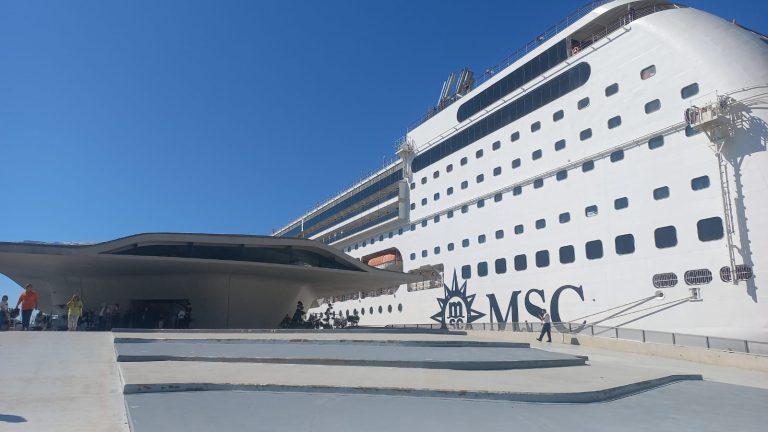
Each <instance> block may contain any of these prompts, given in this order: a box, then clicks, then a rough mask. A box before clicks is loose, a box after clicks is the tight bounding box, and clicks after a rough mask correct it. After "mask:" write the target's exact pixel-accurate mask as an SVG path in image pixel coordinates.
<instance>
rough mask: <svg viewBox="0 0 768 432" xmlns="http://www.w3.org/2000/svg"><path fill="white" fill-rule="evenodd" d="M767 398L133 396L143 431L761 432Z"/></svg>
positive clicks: (709, 393)
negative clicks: (538, 400) (564, 401)
mask: <svg viewBox="0 0 768 432" xmlns="http://www.w3.org/2000/svg"><path fill="white" fill-rule="evenodd" d="M767 399H768V391H765V390H759V389H754V388H746V387H740V386H733V385H726V384H718V383H708V382H682V383H676V384H671V385H668V386H665V387H662V388H659V389H656V390H653V391H648V392H644V393H640V394H636V395H633V396H630V397H626V398H623V399H618V400H615V401H611V402H605V403H599V404H577V405H558V406H557V407H556V408H555V407H553V406H552V405H548V404H529V403H528V404H527V403H516V402H502V401H477V400H467V399H441V398H431V397H407V396H391V395H377V396H373V395H343V394H316V393H299V392H269V391H263V392H261V391H259V392H236V391H229V392H220V391H211V392H185V393H155V394H134V395H128V396H126V402H127V404H128V407H129V411H130V417H131V422H132V425H133V429H134V431H135V432H166V431H169V430H184V431H186V432H198V431H211V430H220V429H222V428H226V429H227V430H264V431H277V430H296V431H299V430H301V431H304V430H315V429H324V430H325V429H327V430H365V431H366V432H377V431H393V430H453V429H471V430H507V429H510V428H513V429H519V430H536V431H561V430H589V431H611V432H616V431H637V430H648V431H654V432H664V431H670V432H680V431H688V430H695V431H699V432H706V431H712V432H722V431H723V430H738V431H759V430H763V429H764V426H765V423H766V422H768V412H766V410H765V409H764V408H765V401H766V400H767Z"/></svg>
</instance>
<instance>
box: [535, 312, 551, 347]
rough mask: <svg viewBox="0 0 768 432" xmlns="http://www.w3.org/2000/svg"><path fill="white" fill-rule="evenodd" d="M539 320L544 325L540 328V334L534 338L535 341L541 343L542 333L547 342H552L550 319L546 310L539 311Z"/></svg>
mask: <svg viewBox="0 0 768 432" xmlns="http://www.w3.org/2000/svg"><path fill="white" fill-rule="evenodd" d="M539 319H540V320H541V322H543V323H544V326H542V327H541V334H540V335H539V337H537V338H536V340H537V341H539V342H541V340H542V339H543V338H544V333H546V334H547V342H552V318H550V316H549V314H548V313H547V310H546V309H542V310H541V315H539Z"/></svg>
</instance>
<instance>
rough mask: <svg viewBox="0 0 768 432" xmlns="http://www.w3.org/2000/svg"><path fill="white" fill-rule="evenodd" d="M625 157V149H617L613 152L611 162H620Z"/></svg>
mask: <svg viewBox="0 0 768 432" xmlns="http://www.w3.org/2000/svg"><path fill="white" fill-rule="evenodd" d="M622 159H624V150H616V151H615V152H613V153H611V162H618V161H620V160H622Z"/></svg>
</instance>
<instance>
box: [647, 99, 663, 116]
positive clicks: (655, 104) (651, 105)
mask: <svg viewBox="0 0 768 432" xmlns="http://www.w3.org/2000/svg"><path fill="white" fill-rule="evenodd" d="M660 108H661V101H660V100H658V99H654V100H652V101H650V102H648V103H647V104H645V113H646V114H650V113H652V112H656V111H658V110H659V109H660Z"/></svg>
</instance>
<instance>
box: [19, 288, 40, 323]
mask: <svg viewBox="0 0 768 432" xmlns="http://www.w3.org/2000/svg"><path fill="white" fill-rule="evenodd" d="M19 305H21V329H22V330H29V320H30V318H32V312H33V311H34V310H35V309H37V292H35V290H34V289H33V287H32V284H31V283H30V284H27V286H25V287H24V292H23V293H21V295H20V296H19V301H17V302H16V307H19Z"/></svg>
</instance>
